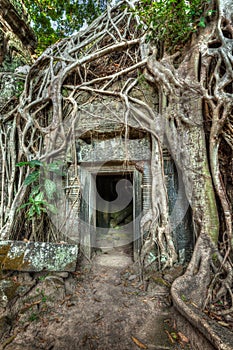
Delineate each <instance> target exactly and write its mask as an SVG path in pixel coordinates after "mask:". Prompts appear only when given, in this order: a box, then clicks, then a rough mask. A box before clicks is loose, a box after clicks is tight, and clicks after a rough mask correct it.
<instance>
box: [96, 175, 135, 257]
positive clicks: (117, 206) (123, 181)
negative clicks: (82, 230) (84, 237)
mask: <svg viewBox="0 0 233 350" xmlns="http://www.w3.org/2000/svg"><path fill="white" fill-rule="evenodd" d="M96 190H97V191H96V234H97V235H96V239H97V246H98V247H99V248H101V249H111V248H117V247H118V248H120V247H126V246H128V249H129V245H130V250H131V251H132V241H133V173H126V174H124V173H117V174H109V173H108V174H98V175H97V176H96Z"/></svg>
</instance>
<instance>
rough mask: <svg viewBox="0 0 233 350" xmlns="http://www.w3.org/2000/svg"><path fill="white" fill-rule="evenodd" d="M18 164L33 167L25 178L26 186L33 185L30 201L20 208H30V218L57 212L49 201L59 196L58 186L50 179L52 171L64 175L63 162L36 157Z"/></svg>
mask: <svg viewBox="0 0 233 350" xmlns="http://www.w3.org/2000/svg"><path fill="white" fill-rule="evenodd" d="M16 166H17V167H22V166H29V168H31V169H32V171H31V172H30V174H29V175H28V176H27V177H26V179H25V180H24V184H25V185H26V186H31V192H30V195H29V198H28V202H26V203H24V204H22V205H21V206H20V207H19V210H20V209H24V208H28V211H27V217H28V219H29V220H32V219H33V218H35V217H40V216H41V214H42V213H47V212H51V213H53V214H56V212H57V211H56V207H55V206H54V205H53V204H51V203H49V201H51V200H55V199H56V196H57V194H56V193H57V186H56V183H55V182H54V181H52V180H51V179H50V175H51V174H52V173H53V174H57V175H62V172H61V162H58V161H57V162H53V163H49V164H47V163H46V162H41V161H39V160H37V159H35V160H31V161H28V162H19V163H17V164H16Z"/></svg>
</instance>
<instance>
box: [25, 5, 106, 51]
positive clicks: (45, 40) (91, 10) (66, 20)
mask: <svg viewBox="0 0 233 350" xmlns="http://www.w3.org/2000/svg"><path fill="white" fill-rule="evenodd" d="M23 3H24V5H25V6H26V8H27V11H28V13H29V15H30V17H31V21H32V27H33V29H34V31H35V33H36V35H37V37H38V49H37V51H38V53H41V52H42V51H44V50H45V49H46V48H47V47H48V46H49V45H51V44H53V43H54V42H56V41H57V40H59V39H61V38H64V37H66V36H70V35H72V34H73V33H74V32H75V31H78V30H79V29H80V28H81V27H82V25H83V24H84V22H85V21H87V23H88V24H89V23H91V22H92V21H93V20H94V19H95V18H96V17H97V16H98V15H99V14H100V13H101V12H102V11H103V9H105V7H106V3H107V0H101V1H96V0H83V1H81V0H68V1H63V0H24V1H23Z"/></svg>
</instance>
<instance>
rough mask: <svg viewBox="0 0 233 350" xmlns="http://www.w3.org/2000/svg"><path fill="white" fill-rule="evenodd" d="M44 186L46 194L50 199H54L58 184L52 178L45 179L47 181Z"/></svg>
mask: <svg viewBox="0 0 233 350" xmlns="http://www.w3.org/2000/svg"><path fill="white" fill-rule="evenodd" d="M44 188H45V193H46V196H47V197H48V198H49V199H53V195H54V193H55V192H56V190H57V186H56V184H55V182H53V181H52V180H50V179H45V181H44Z"/></svg>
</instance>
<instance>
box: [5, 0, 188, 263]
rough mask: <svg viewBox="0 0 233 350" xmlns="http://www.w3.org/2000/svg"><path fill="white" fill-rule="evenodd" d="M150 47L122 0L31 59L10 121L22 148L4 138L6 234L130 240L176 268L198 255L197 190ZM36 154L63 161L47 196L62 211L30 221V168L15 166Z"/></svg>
mask: <svg viewBox="0 0 233 350" xmlns="http://www.w3.org/2000/svg"><path fill="white" fill-rule="evenodd" d="M4 1H5V0H4ZM9 6H12V5H9ZM9 13H11V12H9ZM109 18H111V20H110V22H109ZM109 25H110V27H112V28H110V29H109V28H108V26H109ZM93 28H94V29H93ZM106 28H107V30H106ZM13 29H14V28H13ZM93 30H94V32H95V35H93ZM109 30H110V31H112V33H113V34H111V35H109ZM30 35H31V37H30V38H31V39H30V41H29V42H26V41H25V40H26V39H25V40H24V39H23V32H22V33H21V31H20V38H21V39H22V42H23V43H25V45H26V47H27V48H28V49H30V45H31V46H32V47H33V45H34V41H33V34H32V33H31V32H30ZM117 37H119V38H120V41H119V42H118V39H116V38H117ZM28 38H29V37H28ZM96 38H97V39H96ZM127 40H128V41H127ZM148 53H149V47H147V45H146V43H145V40H144V39H143V37H141V32H140V29H139V27H138V23H137V19H136V18H134V16H133V15H132V14H130V15H129V13H128V10H127V9H126V8H125V9H124V11H121V8H120V7H119V8H117V7H116V8H115V9H112V10H111V11H110V10H109V12H108V15H107V16H105V17H104V16H103V17H100V18H99V19H97V20H96V21H95V22H94V23H93V25H92V26H90V27H88V28H87V29H86V30H85V31H84V32H80V33H78V34H77V35H75V36H73V37H71V38H70V39H64V40H63V41H60V42H58V43H57V44H55V45H54V46H52V47H51V48H48V49H47V50H46V51H45V52H44V53H43V54H42V55H41V57H39V59H38V60H37V61H36V62H35V63H34V64H33V65H32V67H31V69H29V68H28V66H27V70H28V75H27V78H26V83H25V86H24V91H23V93H22V95H21V99H20V104H19V106H18V107H17V109H16V110H17V113H18V114H17V113H16V114H14V113H12V114H11V116H10V117H9V120H8V119H7V123H4V125H3V128H5V129H4V130H7V132H8V136H7V137H8V138H9V139H10V140H11V141H12V142H14V143H15V145H17V147H18V148H17V149H15V153H14V154H12V153H11V151H10V143H8V142H7V140H5V139H4V140H3V144H4V146H3V147H2V150H3V151H4V152H8V155H9V160H8V164H9V165H8V168H6V167H4V168H3V170H2V179H3V180H2V181H3V182H2V183H3V185H2V189H3V192H2V204H1V224H2V227H1V239H2V240H3V241H4V240H12V241H22V240H23V239H26V241H36V242H37V241H42V242H48V244H52V243H59V242H62V243H61V244H71V245H74V246H77V247H78V246H80V249H81V251H82V252H83V253H84V255H85V256H86V257H87V258H91V257H92V256H93V254H94V253H95V252H96V251H97V250H101V251H102V252H107V251H109V250H111V249H116V250H117V249H119V248H120V247H124V249H125V251H127V252H128V254H129V255H130V256H132V258H133V259H134V260H135V261H136V260H137V259H138V258H139V256H140V255H143V256H144V258H145V257H146V258H147V260H148V261H149V262H154V261H158V262H159V261H160V260H161V261H163V262H165V261H167V263H168V265H170V266H171V265H172V263H174V262H175V261H180V262H181V263H183V262H185V261H187V260H189V259H190V257H191V253H192V249H193V246H194V230H193V227H192V213H191V209H190V207H189V204H188V200H187V198H186V196H187V195H189V194H187V191H186V194H185V190H184V185H183V179H182V175H181V174H180V173H179V167H177V166H176V164H175V162H174V160H173V156H172V151H173V150H171V149H169V147H168V144H167V142H166V131H165V129H166V127H165V125H163V121H162V118H160V116H161V113H162V108H163V103H164V101H162V97H161V94H160V93H159V92H158V90H157V89H156V87H155V85H151V84H150V82H148V81H147V80H146V79H145V77H144V75H143V72H144V71H143V69H144V67H145V65H146V57H147V55H148ZM138 57H141V58H140V59H141V61H139V62H138ZM21 63H23V64H25V63H27V62H26V61H25V60H22V62H21ZM21 73H22V72H21ZM21 73H20V71H19V74H21ZM23 74H24V73H23ZM20 77H21V76H20ZM23 79H24V80H25V75H24V78H23ZM24 80H23V81H24ZM11 96H12V92H11ZM8 101H11V100H9V99H8ZM9 106H10V104H9V103H8V104H6V106H4V113H7V112H8V111H9V108H8V107H9ZM19 115H21V116H22V119H17V118H19ZM19 120H20V123H18V121H19ZM12 123H13V124H12ZM12 125H13V127H12ZM16 129H17V132H16ZM4 152H3V153H4ZM31 160H38V161H41V162H42V163H41V164H45V163H48V164H50V163H51V162H52V163H53V162H60V163H61V164H62V165H61V171H62V175H60V176H58V175H57V174H55V175H54V174H53V175H52V174H49V179H48V180H49V181H52V182H53V184H54V185H53V186H56V191H55V192H56V194H57V196H55V195H54V198H52V199H51V198H47V199H46V200H50V201H51V203H50V208H51V205H53V206H55V207H56V213H54V212H51V211H50V210H49V209H46V210H45V211H46V214H43V215H42V219H41V217H39V216H36V215H35V217H34V218H33V220H27V215H28V211H27V210H28V208H27V206H24V204H25V203H26V202H27V199H28V197H30V192H29V189H28V188H27V187H26V186H24V185H23V184H24V183H23V180H24V178H25V176H26V173H27V171H26V169H19V168H17V167H16V164H17V162H22V161H23V162H25V161H31ZM43 162H44V163H43ZM37 170H38V169H37ZM10 172H12V174H13V175H12V178H10V177H9V173H10ZM29 172H30V169H29ZM27 174H28V173H27ZM46 176H47V175H46ZM41 181H44V180H43V179H42V180H41ZM47 182H48V181H47ZM13 183H14V194H13V192H12V191H13V187H12V184H13ZM50 183H51V182H50ZM164 183H165V184H166V186H165V185H164ZM43 186H44V185H43ZM43 186H42V187H43ZM32 196H33V194H32ZM22 205H23V208H24V209H22V210H21V211H20V213H19V211H18V209H17V208H21V207H22ZM48 208H49V207H48ZM44 209H45V208H44ZM36 230H37V231H36ZM159 230H160V231H159ZM152 231H153V234H152V235H151V232H152ZM157 232H160V233H159V235H158V236H157V238H156V235H157ZM32 233H33V234H32ZM147 240H149V241H150V245H151V247H153V248H152V249H151V250H148V249H147V248H146V244H145V242H146V241H147ZM166 251H167V252H168V253H166ZM144 258H143V259H144ZM158 264H160V263H158Z"/></svg>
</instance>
